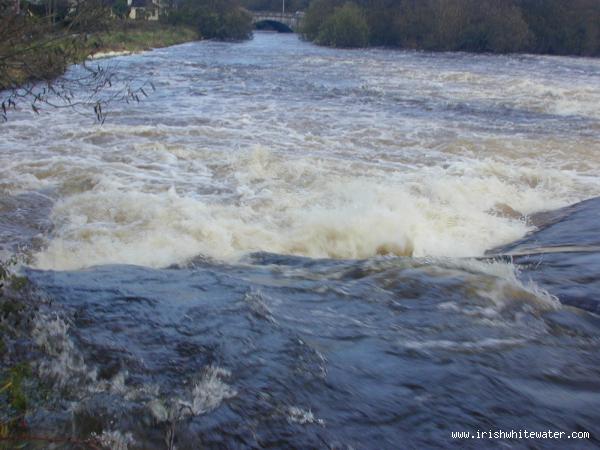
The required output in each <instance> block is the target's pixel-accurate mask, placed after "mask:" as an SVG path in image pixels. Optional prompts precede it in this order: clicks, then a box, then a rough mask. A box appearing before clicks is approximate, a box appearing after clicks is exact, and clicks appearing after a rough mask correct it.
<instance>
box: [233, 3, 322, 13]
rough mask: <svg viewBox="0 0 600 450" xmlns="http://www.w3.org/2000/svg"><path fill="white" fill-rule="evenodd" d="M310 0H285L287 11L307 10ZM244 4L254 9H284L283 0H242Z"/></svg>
mask: <svg viewBox="0 0 600 450" xmlns="http://www.w3.org/2000/svg"><path fill="white" fill-rule="evenodd" d="M309 3H310V0H285V11H286V12H290V13H294V12H296V11H305V10H306V9H307V8H308V5H309ZM242 6H243V7H244V8H247V9H250V10H252V11H281V10H282V9H283V1H282V0H242Z"/></svg>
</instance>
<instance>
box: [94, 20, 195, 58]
mask: <svg viewBox="0 0 600 450" xmlns="http://www.w3.org/2000/svg"><path fill="white" fill-rule="evenodd" d="M198 39H199V36H198V33H197V32H195V31H194V30H192V29H191V28H187V27H175V26H171V25H163V24H144V25H143V26H137V27H128V28H122V29H115V30H111V31H107V32H103V33H100V34H98V35H96V36H94V37H93V38H92V39H91V41H90V44H91V45H90V47H89V49H90V50H91V51H93V52H94V53H96V52H107V51H129V52H137V51H142V50H149V49H151V48H159V47H168V46H170V45H176V44H181V43H184V42H189V41H195V40H198Z"/></svg>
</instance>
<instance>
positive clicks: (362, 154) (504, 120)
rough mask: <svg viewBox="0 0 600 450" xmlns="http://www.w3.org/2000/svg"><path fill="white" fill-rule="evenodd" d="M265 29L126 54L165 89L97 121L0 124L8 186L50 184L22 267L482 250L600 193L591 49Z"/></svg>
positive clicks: (58, 116)
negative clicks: (364, 41) (399, 44)
mask: <svg viewBox="0 0 600 450" xmlns="http://www.w3.org/2000/svg"><path fill="white" fill-rule="evenodd" d="M268 39H269V38H266V37H260V36H258V37H257V40H255V41H254V42H253V43H251V44H250V47H248V48H246V47H244V48H245V50H243V49H242V47H235V46H232V47H228V46H224V47H223V48H221V47H219V49H212V50H210V49H209V50H207V48H208V47H206V46H205V44H202V43H198V44H192V45H189V46H187V47H186V51H185V52H178V51H177V49H172V50H169V49H166V50H164V51H162V52H158V53H157V52H150V53H147V54H144V55H137V56H133V57H130V58H121V59H120V62H121V63H122V64H123V68H122V70H124V71H125V72H128V73H129V72H131V74H133V73H136V71H139V70H142V69H147V67H149V66H151V67H152V70H153V73H154V75H155V81H156V83H157V87H158V89H157V92H156V93H155V95H154V96H152V97H150V98H149V99H147V100H146V102H147V103H143V104H141V105H114V106H113V111H111V112H112V116H111V117H112V118H111V119H110V120H108V121H107V122H106V123H105V124H104V125H103V126H102V127H99V126H96V125H93V124H91V123H89V121H88V122H86V121H85V120H84V119H82V118H81V117H79V116H76V115H75V114H72V113H71V112H69V111H58V112H56V113H54V114H52V115H42V116H40V117H38V118H36V119H35V120H33V119H31V118H30V117H29V116H27V115H26V114H25V113H18V114H16V115H15V116H14V117H15V120H14V121H12V122H9V123H7V124H4V125H3V132H5V133H4V135H5V138H4V140H3V143H2V144H0V180H2V181H0V190H1V191H0V192H9V193H13V194H14V193H19V192H29V191H42V190H44V191H52V192H54V193H55V197H54V198H57V199H58V200H57V202H56V204H55V206H54V209H53V211H52V217H51V218H52V221H53V223H54V230H53V233H52V235H51V236H47V237H46V239H47V242H46V243H47V245H46V247H45V248H44V249H43V250H42V251H40V252H38V253H37V254H36V255H35V258H34V265H35V266H37V267H39V268H42V269H55V270H66V269H79V268H84V267H89V266H93V265H99V264H137V265H143V266H151V267H163V266H167V265H170V264H173V263H181V262H185V261H186V260H188V259H190V258H193V257H196V256H200V255H204V256H208V257H212V258H216V259H219V260H227V261H236V260H238V259H239V258H241V257H243V256H244V255H246V254H248V253H250V252H255V251H267V252H274V253H282V254H292V255H302V256H308V257H314V258H321V257H327V258H369V257H372V256H375V255H379V254H394V255H412V256H448V257H463V256H479V255H482V254H483V252H484V251H485V250H487V249H489V248H491V247H495V246H498V245H501V244H504V243H507V242H509V241H512V240H515V239H518V238H520V237H522V236H523V235H524V234H525V233H526V232H528V231H530V230H531V228H529V227H528V226H527V225H526V223H525V221H524V220H523V218H522V215H527V214H531V213H534V212H537V211H542V210H549V209H555V208H558V207H562V206H566V205H568V204H570V203H573V202H576V201H579V200H583V199H585V198H589V197H592V196H595V195H600V178H599V177H598V175H597V174H598V173H599V171H600V158H599V157H598V155H599V154H600V152H599V151H598V150H599V149H600V147H599V146H598V145H599V144H598V142H599V141H598V132H600V126H599V124H598V119H600V106H599V105H600V91H599V90H598V89H597V86H598V74H599V73H600V64H599V63H598V62H597V61H596V60H593V59H569V58H547V57H534V56H519V57H512V56H490V55H468V54H451V55H450V54H435V55H430V54H421V53H415V52H390V51H387V50H368V51H364V52H363V51H358V52H339V51H332V50H328V49H319V48H315V47H311V46H309V45H308V44H304V43H301V42H296V41H285V42H284V43H279V44H276V43H275V42H271V41H269V40H268ZM259 41H260V42H259ZM282 42H283V41H282ZM206 45H210V44H206ZM264 45H266V46H267V47H269V46H271V45H276V46H277V45H279V46H280V47H276V50H277V52H278V58H277V59H276V60H274V61H272V62H271V63H268V64H265V62H264V58H263V56H264V54H265V53H263V52H264V51H270V50H275V49H270V50H268V49H267V48H265V47H263V46H264ZM269 48H270V47H269ZM239 52H241V53H239ZM240 61H245V62H247V63H248V64H239V63H240ZM199 80H200V81H199ZM197 91H201V94H202V95H197V93H198V92H197ZM41 130H43V131H41Z"/></svg>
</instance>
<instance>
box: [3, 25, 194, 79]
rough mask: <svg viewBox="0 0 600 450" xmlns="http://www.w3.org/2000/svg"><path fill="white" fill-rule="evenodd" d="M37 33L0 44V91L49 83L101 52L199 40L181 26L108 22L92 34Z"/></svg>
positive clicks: (189, 28)
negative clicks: (71, 66)
mask: <svg viewBox="0 0 600 450" xmlns="http://www.w3.org/2000/svg"><path fill="white" fill-rule="evenodd" d="M61 33H62V34H53V33H40V34H38V35H33V36H32V37H31V36H30V35H27V36H26V37H25V38H24V39H22V40H16V39H13V42H10V41H6V42H4V43H0V90H3V89H16V88H18V87H20V86H23V85H24V84H25V83H27V82H29V81H40V80H53V79H55V78H56V77H58V76H60V75H62V74H63V73H64V72H65V71H66V70H67V68H68V67H69V65H71V64H76V63H80V62H82V61H84V60H86V59H87V58H89V57H90V56H92V55H94V54H98V53H105V52H123V51H126V52H139V51H143V50H149V49H152V48H160V47H168V46H170V45H176V44H181V43H184V42H189V41H195V40H198V39H200V36H199V34H198V32H197V31H195V30H194V29H193V28H191V27H188V26H184V25H167V24H162V23H156V22H129V21H117V20H115V21H111V22H110V23H108V24H107V26H106V27H103V29H102V30H101V31H98V32H95V33H88V34H86V35H83V34H82V33H77V34H67V33H64V32H61Z"/></svg>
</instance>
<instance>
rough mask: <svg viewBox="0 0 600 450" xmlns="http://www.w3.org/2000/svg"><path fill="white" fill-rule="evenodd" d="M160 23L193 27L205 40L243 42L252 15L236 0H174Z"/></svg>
mask: <svg viewBox="0 0 600 450" xmlns="http://www.w3.org/2000/svg"><path fill="white" fill-rule="evenodd" d="M164 20H165V21H166V22H167V23H169V24H172V25H186V26H191V27H194V28H195V29H196V30H197V31H198V32H199V34H200V36H201V37H203V38H206V39H222V40H244V39H249V38H250V37H251V36H252V28H253V27H252V16H251V15H250V14H249V13H248V12H247V11H246V10H245V9H244V8H242V6H241V4H240V2H239V1H238V0H178V1H176V2H175V4H174V7H173V8H172V9H171V10H170V12H169V13H168V14H167V15H166V17H165V18H164Z"/></svg>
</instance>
